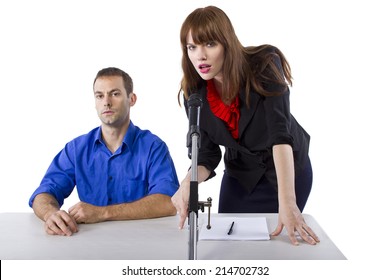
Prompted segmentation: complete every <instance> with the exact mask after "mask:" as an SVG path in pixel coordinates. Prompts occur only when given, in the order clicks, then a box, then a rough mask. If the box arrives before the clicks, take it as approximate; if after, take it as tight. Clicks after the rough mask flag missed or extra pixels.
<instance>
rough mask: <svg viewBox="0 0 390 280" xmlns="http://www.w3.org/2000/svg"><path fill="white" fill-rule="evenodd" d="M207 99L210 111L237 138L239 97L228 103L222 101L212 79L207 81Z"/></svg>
mask: <svg viewBox="0 0 390 280" xmlns="http://www.w3.org/2000/svg"><path fill="white" fill-rule="evenodd" d="M207 101H208V102H209V104H210V109H211V112H213V114H214V115H215V116H217V117H218V118H220V119H221V120H223V121H224V122H225V124H226V126H227V128H228V130H229V131H230V133H231V135H232V136H233V138H234V139H236V140H237V139H238V120H239V119H240V110H239V99H238V95H237V97H236V99H234V101H233V102H232V104H230V105H226V104H225V103H223V102H222V100H221V97H220V96H219V94H218V92H217V90H216V89H215V85H214V82H213V80H208V81H207Z"/></svg>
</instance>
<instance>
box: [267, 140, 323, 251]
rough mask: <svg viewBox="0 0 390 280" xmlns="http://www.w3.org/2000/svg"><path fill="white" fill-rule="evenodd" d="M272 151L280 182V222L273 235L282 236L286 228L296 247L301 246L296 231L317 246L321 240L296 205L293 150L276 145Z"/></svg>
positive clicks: (286, 146) (285, 146)
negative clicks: (281, 233)
mask: <svg viewBox="0 0 390 280" xmlns="http://www.w3.org/2000/svg"><path fill="white" fill-rule="evenodd" d="M272 151H273V158H274V162H275V169H276V176H277V180H278V199H279V221H278V226H277V228H276V229H275V230H274V232H273V233H272V234H271V235H273V236H276V235H278V234H280V232H281V231H282V229H283V227H284V226H285V227H286V230H287V233H288V236H289V238H290V241H291V242H292V243H293V244H294V245H299V242H298V240H297V238H296V236H295V231H297V232H298V233H299V235H300V236H301V237H302V239H303V240H305V241H306V242H308V243H309V244H312V245H315V244H316V243H317V242H319V239H318V237H317V235H316V234H315V233H314V232H313V230H312V229H311V228H310V227H309V226H308V225H306V223H305V220H304V219H303V216H302V213H301V211H300V210H299V208H298V206H297V204H296V198H295V176H294V156H293V152H292V148H291V146H290V145H288V144H282V145H275V146H273V148H272Z"/></svg>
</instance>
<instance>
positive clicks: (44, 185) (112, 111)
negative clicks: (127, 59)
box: [29, 67, 179, 236]
mask: <svg viewBox="0 0 390 280" xmlns="http://www.w3.org/2000/svg"><path fill="white" fill-rule="evenodd" d="M93 89H94V95H95V105H96V111H97V113H98V116H99V118H100V120H101V126H100V127H97V128H95V129H93V130H92V131H90V132H89V133H88V134H85V135H82V136H79V137H77V138H75V139H73V140H72V141H70V142H69V143H67V144H66V145H65V147H64V149H63V150H61V151H60V152H59V153H58V155H57V156H56V157H55V158H54V160H53V161H52V163H51V165H50V166H49V168H48V170H47V172H46V174H45V176H44V178H43V180H42V182H41V184H40V186H39V187H38V188H37V189H36V191H35V192H34V193H33V195H32V196H31V198H30V201H29V204H30V206H31V207H32V208H33V210H34V212H35V214H36V215H37V216H38V217H39V218H40V219H42V220H43V221H44V222H45V230H46V232H47V233H48V234H52V235H68V236H69V235H72V234H73V233H75V232H77V231H78V227H77V224H79V223H97V222H102V221H107V220H126V219H146V218H156V217H162V216H168V215H175V214H176V209H175V207H174V206H173V204H172V202H171V196H172V195H173V194H174V193H175V192H176V191H177V189H178V186H179V182H178V179H177V175H176V171H175V166H174V163H173V161H172V158H171V156H170V153H169V150H168V148H167V146H166V144H165V143H164V142H163V141H162V140H161V139H160V138H159V137H157V136H156V135H154V134H152V133H151V132H150V131H148V130H141V129H139V128H138V127H137V126H135V125H134V124H133V123H132V122H131V121H130V107H132V106H134V104H135V103H136V101H137V96H136V95H135V93H133V82H132V79H131V77H130V76H129V75H128V74H127V73H125V72H124V71H122V70H120V69H118V68H113V67H111V68H105V69H102V70H100V71H99V72H98V73H97V75H96V78H95V81H94V83H93ZM75 186H76V187H77V192H78V195H79V198H80V202H79V203H77V204H75V205H74V206H72V207H71V208H69V210H68V212H66V211H64V210H61V209H60V208H61V206H62V205H63V203H64V199H65V198H67V197H68V196H69V195H70V194H71V192H72V191H73V189H74V187H75Z"/></svg>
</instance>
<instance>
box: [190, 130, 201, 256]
mask: <svg viewBox="0 0 390 280" xmlns="http://www.w3.org/2000/svg"><path fill="white" fill-rule="evenodd" d="M191 139H192V147H191V150H192V151H191V159H192V165H191V166H192V167H191V182H190V199H189V207H188V222H189V226H190V228H189V230H190V231H189V242H188V245H189V248H188V259H189V260H196V257H197V244H198V184H199V183H198V140H199V135H198V134H197V133H193V134H192V137H191Z"/></svg>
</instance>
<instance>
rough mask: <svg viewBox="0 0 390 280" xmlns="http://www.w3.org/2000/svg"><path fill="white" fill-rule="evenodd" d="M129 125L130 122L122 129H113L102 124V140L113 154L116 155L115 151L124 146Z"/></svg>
mask: <svg viewBox="0 0 390 280" xmlns="http://www.w3.org/2000/svg"><path fill="white" fill-rule="evenodd" d="M129 125H130V120H129V122H128V123H127V124H124V125H122V126H121V127H113V126H109V125H105V124H102V138H103V141H104V143H105V144H106V146H107V148H108V149H109V150H110V151H111V153H115V151H116V150H117V149H118V148H119V147H120V146H121V145H122V142H123V138H124V137H125V135H126V132H127V129H128V128H129Z"/></svg>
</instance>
